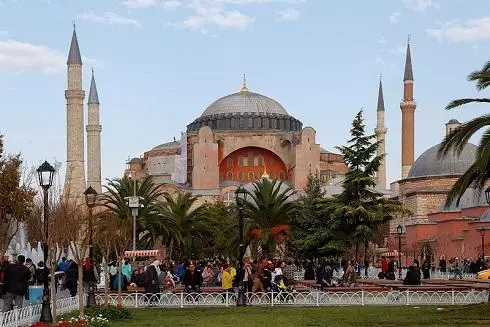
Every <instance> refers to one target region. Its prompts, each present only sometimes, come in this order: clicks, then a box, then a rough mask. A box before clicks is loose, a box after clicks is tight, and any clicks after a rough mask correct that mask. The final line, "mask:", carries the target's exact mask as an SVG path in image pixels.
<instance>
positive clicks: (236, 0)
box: [208, 0, 306, 5]
mask: <svg viewBox="0 0 490 327" xmlns="http://www.w3.org/2000/svg"><path fill="white" fill-rule="evenodd" d="M209 1H212V0H208V2H209ZM218 1H220V2H226V3H230V4H235V5H251V4H265V3H281V2H282V3H290V4H300V3H305V2H306V0H218Z"/></svg>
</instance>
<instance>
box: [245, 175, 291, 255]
mask: <svg viewBox="0 0 490 327" xmlns="http://www.w3.org/2000/svg"><path fill="white" fill-rule="evenodd" d="M247 194H248V197H247V200H246V201H245V204H244V212H245V217H246V218H247V221H246V224H247V228H246V230H251V229H259V230H261V231H262V234H263V235H264V239H262V241H261V243H262V249H263V251H264V252H269V253H274V248H275V241H274V239H273V238H272V237H269V234H270V232H271V230H272V229H273V228H274V227H277V226H284V225H290V224H291V222H292V219H293V215H294V212H295V210H296V204H295V202H293V201H291V199H290V197H291V196H292V195H293V194H294V191H293V189H292V188H291V187H290V186H288V185H287V184H284V182H283V181H278V180H269V179H266V178H262V179H260V180H258V181H256V182H254V183H253V190H251V191H247Z"/></svg>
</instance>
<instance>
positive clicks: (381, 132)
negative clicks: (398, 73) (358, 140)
mask: <svg viewBox="0 0 490 327" xmlns="http://www.w3.org/2000/svg"><path fill="white" fill-rule="evenodd" d="M376 116H377V117H376V128H375V129H374V132H375V133H376V139H377V141H378V142H379V146H378V153H377V155H378V156H383V159H382V160H381V165H380V166H379V169H378V172H377V174H376V184H377V185H378V187H379V188H381V189H383V190H384V189H386V157H385V156H386V152H385V136H386V132H387V131H388V129H387V128H385V101H384V97H383V84H382V83H381V78H380V79H379V90H378V109H377V111H376Z"/></svg>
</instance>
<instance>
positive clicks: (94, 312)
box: [32, 305, 131, 327]
mask: <svg viewBox="0 0 490 327" xmlns="http://www.w3.org/2000/svg"><path fill="white" fill-rule="evenodd" d="M78 316H79V314H78V311H76V312H73V313H71V314H68V315H62V316H60V317H59V319H58V322H57V323H55V324H48V323H45V322H38V323H35V324H34V325H32V327H107V326H110V323H111V322H113V321H117V320H123V319H131V313H130V312H129V310H128V309H126V308H122V307H116V306H113V305H109V306H96V307H93V308H87V309H85V313H84V318H79V317H78Z"/></svg>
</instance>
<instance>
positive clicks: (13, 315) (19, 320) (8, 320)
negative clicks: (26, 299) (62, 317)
mask: <svg viewBox="0 0 490 327" xmlns="http://www.w3.org/2000/svg"><path fill="white" fill-rule="evenodd" d="M41 307H42V304H35V305H30V306H27V307H24V308H19V309H14V310H11V311H7V312H3V313H0V327H19V326H29V325H31V324H33V323H35V322H38V321H39V318H40V317H41ZM76 309H78V296H76V297H69V298H65V299H59V300H57V301H56V312H57V313H58V314H64V313H68V312H71V311H73V310H76Z"/></svg>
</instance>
